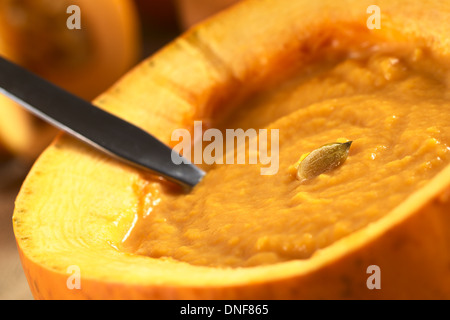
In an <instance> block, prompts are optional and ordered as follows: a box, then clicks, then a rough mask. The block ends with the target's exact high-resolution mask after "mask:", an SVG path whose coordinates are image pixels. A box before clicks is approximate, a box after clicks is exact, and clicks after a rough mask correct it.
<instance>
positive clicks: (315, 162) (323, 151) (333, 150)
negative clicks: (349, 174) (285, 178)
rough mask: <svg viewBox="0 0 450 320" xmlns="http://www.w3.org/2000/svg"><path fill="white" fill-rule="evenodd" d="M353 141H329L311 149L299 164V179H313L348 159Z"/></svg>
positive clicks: (301, 180)
mask: <svg viewBox="0 0 450 320" xmlns="http://www.w3.org/2000/svg"><path fill="white" fill-rule="evenodd" d="M351 144H352V141H348V142H344V143H339V142H334V143H329V144H326V145H323V146H321V147H320V148H318V149H316V150H314V151H311V152H310V153H309V154H308V155H307V156H306V157H305V158H304V159H303V160H302V161H301V162H300V164H299V166H298V169H297V179H298V180H300V182H303V181H306V180H310V179H313V178H315V177H317V176H318V175H320V174H322V173H324V172H327V171H330V170H332V169H334V168H336V167H338V166H340V165H341V164H343V163H344V161H345V160H346V159H347V156H348V152H349V149H350V146H351Z"/></svg>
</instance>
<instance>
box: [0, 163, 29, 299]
mask: <svg viewBox="0 0 450 320" xmlns="http://www.w3.org/2000/svg"><path fill="white" fill-rule="evenodd" d="M27 170H28V167H27V166H25V165H23V164H20V163H19V162H18V161H15V160H8V161H0V300H29V299H33V296H32V295H31V292H30V289H29V287H28V283H27V280H26V278H25V275H24V273H23V269H22V265H21V263H20V259H19V254H18V252H17V247H16V242H15V238H14V232H13V227H12V214H13V210H14V200H15V198H16V196H17V193H18V192H19V189H20V185H21V183H22V180H23V177H24V175H25V174H26V172H27Z"/></svg>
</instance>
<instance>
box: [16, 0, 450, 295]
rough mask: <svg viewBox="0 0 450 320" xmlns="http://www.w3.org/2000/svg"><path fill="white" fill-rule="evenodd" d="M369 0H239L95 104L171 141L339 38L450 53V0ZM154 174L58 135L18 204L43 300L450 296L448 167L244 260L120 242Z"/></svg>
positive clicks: (30, 268) (24, 250) (19, 225)
mask: <svg viewBox="0 0 450 320" xmlns="http://www.w3.org/2000/svg"><path fill="white" fill-rule="evenodd" d="M372 4H373V2H372V1H359V0H358V1H356V0H354V1H352V0H346V1H339V2H336V1H331V0H321V1H315V2H314V1H305V0H278V1H269V0H262V1H261V0H250V1H245V2H242V3H240V4H238V5H237V6H235V7H233V8H232V9H230V10H227V11H225V12H223V13H221V14H219V15H217V16H216V17H215V18H213V19H211V20H208V21H207V22H205V23H203V24H200V25H198V26H197V27H195V28H194V29H192V30H190V31H189V32H187V33H186V34H184V35H183V36H182V37H180V38H178V39H177V40H176V41H174V42H173V43H171V44H170V45H168V46H167V47H165V48H164V49H163V50H161V51H160V52H158V53H157V54H155V55H154V56H152V57H150V58H149V59H148V60H146V61H144V62H143V63H142V64H140V65H139V66H138V67H137V68H135V69H134V70H133V71H132V72H131V73H129V74H128V75H127V76H125V77H124V78H122V80H121V81H120V82H118V83H117V84H116V85H115V86H113V87H112V88H111V89H109V90H108V91H106V92H105V93H104V94H103V95H101V96H100V97H99V98H98V99H96V100H95V103H96V104H97V105H98V106H99V107H101V108H104V109H107V110H109V111H110V112H112V113H114V114H117V115H119V116H121V117H122V118H124V119H126V120H128V121H130V122H132V123H134V124H136V125H138V126H140V127H142V128H144V129H145V130H147V131H149V132H151V133H152V134H154V135H155V136H157V137H158V138H160V139H161V140H162V141H164V142H166V143H169V142H170V140H169V139H170V133H171V132H173V130H175V129H178V128H183V127H186V126H187V125H188V124H190V123H192V121H193V120H194V119H211V118H212V119H214V118H215V117H217V116H218V115H220V114H221V112H222V111H226V110H225V109H226V108H227V106H232V105H233V104H236V103H237V102H240V101H245V100H246V99H247V98H248V97H249V96H251V95H252V93H254V92H257V91H261V90H264V89H265V88H267V87H268V86H271V85H273V84H274V83H277V82H279V81H281V80H282V79H284V78H285V77H288V76H289V74H290V71H292V70H297V71H298V70H301V67H302V66H303V67H304V66H307V65H308V64H309V63H310V61H311V59H312V58H314V57H317V56H319V55H320V54H321V53H326V54H337V53H336V52H335V51H334V49H333V45H335V44H336V43H340V44H341V45H342V46H341V48H343V52H344V53H346V52H347V50H350V48H359V49H360V50H362V51H364V50H367V49H365V48H366V47H365V44H366V43H367V42H372V43H383V44H388V45H392V46H393V47H395V46H396V45H397V44H401V43H414V44H417V45H420V46H425V47H426V48H427V49H428V50H429V51H430V52H431V53H432V56H433V57H435V58H436V59H438V60H439V61H441V62H442V63H443V64H444V63H447V62H448V61H449V59H450V42H449V39H448V36H447V31H448V27H449V20H448V16H449V14H450V7H449V6H448V4H446V3H445V2H442V1H432V2H427V4H426V5H425V4H424V3H421V2H413V3H412V2H410V1H395V2H394V1H384V0H383V1H376V4H377V5H378V6H379V7H380V8H381V10H382V17H383V20H382V27H381V29H373V30H371V29H369V28H367V25H366V21H367V18H368V15H367V13H366V11H367V8H368V6H369V5H372ZM425 6H432V7H433V10H429V7H427V8H425ZM340 53H341V54H342V52H340ZM299 68H300V69H299ZM148 186H150V187H151V188H153V189H154V190H156V191H158V192H161V193H164V192H167V189H166V187H165V186H164V182H162V181H159V180H157V179H156V180H151V181H150V182H149V180H148V175H146V174H145V173H142V172H140V171H138V170H136V169H134V168H131V167H128V166H126V165H124V164H122V163H119V162H117V161H115V160H113V159H111V158H109V157H107V156H105V155H103V154H100V153H98V152H97V151H95V150H93V149H91V148H90V147H89V146H86V145H85V144H83V143H81V142H79V141H76V140H75V139H73V138H71V137H68V136H66V135H61V136H60V137H58V138H57V139H56V140H55V141H54V142H53V143H52V145H51V146H50V147H49V148H48V149H47V150H46V151H45V152H44V153H43V154H42V155H41V157H40V158H39V159H38V161H37V162H36V164H35V166H34V167H33V169H32V170H31V172H30V173H29V175H28V177H27V178H26V180H25V182H24V184H23V186H22V189H21V191H20V194H19V196H18V198H17V201H16V207H15V212H14V216H13V224H14V232H15V236H16V240H17V244H18V248H19V251H20V256H21V259H22V264H23V268H24V271H25V274H26V276H27V279H28V282H29V285H30V288H31V291H32V292H33V295H34V296H35V298H37V299H186V298H187V299H232V298H233V299H235V298H236V299H248V298H251V299H278V298H279V299H322V298H327V299H336V298H337V299H342V298H350V299H372V298H383V299H390V298H450V271H449V268H448V265H449V261H450V256H449V250H448V247H449V245H450V237H449V235H448V232H447V230H448V228H449V227H450V220H449V216H448V212H449V210H450V166H447V167H445V168H444V169H443V170H442V171H441V172H439V173H438V174H437V175H436V176H435V177H433V179H432V180H431V181H429V182H428V183H427V184H426V185H424V186H423V187H422V188H420V189H419V190H418V191H417V192H415V193H414V195H413V196H411V197H409V198H408V199H406V200H405V201H404V202H402V203H401V204H400V205H399V206H398V207H397V208H396V209H394V210H393V211H391V212H389V213H387V214H386V215H385V216H384V217H383V218H381V219H379V220H378V221H375V222H373V223H372V224H370V225H369V226H367V227H365V228H362V229H361V230H358V231H356V232H354V233H352V234H350V235H348V236H346V237H344V238H342V239H340V240H338V241H336V242H334V243H332V244H331V245H329V246H327V247H325V248H322V249H321V250H320V251H318V252H316V254H314V255H313V256H311V257H309V258H307V259H298V260H296V259H294V260H291V261H287V262H282V263H276V264H271V265H264V266H256V267H248V268H218V267H208V266H196V265H192V264H189V263H186V262H181V261H176V260H173V259H159V258H152V257H148V256H142V255H138V254H133V253H130V252H127V251H125V250H123V246H122V245H123V239H124V238H126V237H127V234H128V233H129V232H130V229H131V228H132V227H133V226H134V225H135V224H136V220H138V219H139V210H140V209H139V206H140V205H142V196H143V190H144V189H146V188H147V187H148ZM230 201H231V200H230ZM362 205H364V204H362ZM255 223H256V222H255ZM373 264H374V265H377V266H379V267H380V268H381V270H382V274H381V277H382V286H381V290H370V289H369V288H368V287H367V285H366V283H367V280H368V277H369V275H368V274H367V272H366V270H367V266H370V265H373ZM74 279H75V280H74ZM77 281H79V283H78V284H79V286H77Z"/></svg>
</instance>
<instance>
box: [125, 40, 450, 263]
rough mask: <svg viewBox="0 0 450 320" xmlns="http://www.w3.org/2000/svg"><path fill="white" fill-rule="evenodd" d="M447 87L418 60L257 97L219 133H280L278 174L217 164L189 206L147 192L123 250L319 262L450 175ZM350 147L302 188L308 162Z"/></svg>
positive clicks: (305, 75) (350, 65) (410, 56)
mask: <svg viewBox="0 0 450 320" xmlns="http://www.w3.org/2000/svg"><path fill="white" fill-rule="evenodd" d="M449 79H450V77H449V76H448V69H446V67H444V66H442V65H440V64H438V63H435V62H434V61H433V59H432V58H431V57H429V56H428V54H427V53H426V50H422V49H420V48H415V49H411V50H405V51H398V52H397V51H391V52H389V51H383V52H375V53H371V54H370V55H367V56H362V55H359V56H355V57H350V58H346V59H339V61H334V62H331V63H326V64H320V63H317V64H315V65H314V66H311V67H310V68H308V69H307V70H303V71H300V72H299V74H297V75H296V76H293V77H291V78H290V79H288V80H286V81H284V82H283V83H280V84H278V85H276V86H274V87H272V88H270V89H269V90H264V91H261V92H259V93H256V94H254V95H252V96H251V97H250V98H249V99H247V100H246V101H245V102H243V103H242V104H241V105H239V106H238V107H237V109H236V110H234V112H233V113H232V114H230V115H229V116H227V117H225V118H223V119H221V121H220V122H217V123H216V124H214V125H215V126H216V127H217V128H220V129H221V130H222V132H224V131H225V129H233V128H234V129H236V128H242V129H244V130H247V129H250V128H253V129H256V130H259V129H268V132H271V131H270V130H271V129H277V130H278V133H279V150H278V155H279V162H278V163H277V164H278V171H277V172H276V173H275V174H266V175H263V174H261V168H264V167H267V164H263V163H260V162H258V163H257V164H248V163H247V164H226V163H225V164H214V165H211V166H208V168H207V170H208V174H207V175H206V177H205V178H204V180H203V181H202V182H201V183H200V184H199V185H197V186H196V187H195V188H194V189H193V190H192V191H191V192H190V193H189V194H180V193H176V192H172V193H164V194H163V193H161V192H158V188H154V185H155V183H152V182H151V181H149V182H148V184H146V185H145V186H142V188H141V192H142V203H141V206H140V209H139V210H140V212H139V219H138V221H137V223H136V224H135V226H134V227H133V229H132V230H131V231H130V233H129V234H128V235H127V237H126V239H124V247H125V248H127V250H129V251H131V252H134V253H137V254H141V255H148V256H151V257H155V258H166V259H175V260H179V261H185V262H188V263H190V264H194V265H205V266H214V267H250V266H257V265H264V264H272V263H278V262H283V261H288V260H292V259H307V258H309V257H311V256H312V255H313V254H314V253H315V252H316V251H317V250H320V249H321V248H324V247H326V246H329V245H330V244H332V243H333V242H335V241H337V240H339V239H341V238H342V237H345V236H347V235H349V234H350V233H352V232H354V231H356V230H358V229H361V228H364V227H365V226H367V225H368V224H370V223H373V222H375V221H377V220H378V219H380V218H382V217H383V216H384V215H386V214H387V213H389V211H390V210H392V209H393V208H395V207H396V206H397V205H399V204H400V203H401V202H402V201H404V200H405V199H406V198H407V197H408V196H410V195H411V194H412V193H413V192H414V191H416V190H418V189H420V188H421V187H422V186H423V185H424V184H426V183H427V182H428V181H429V180H430V179H431V178H433V176H434V175H435V174H436V173H437V172H439V171H440V170H441V169H443V168H444V167H445V166H446V165H448V164H449V163H450V90H449V84H450V83H449V82H450V81H449ZM258 132H259V131H258ZM224 136H225V134H224ZM341 140H343V141H346V140H352V141H353V144H352V145H351V147H350V151H349V155H348V158H347V160H346V161H345V162H344V163H343V164H342V165H340V166H339V167H337V168H335V169H333V170H331V171H328V172H325V173H323V174H321V175H319V176H317V177H315V178H313V179H310V180H308V181H305V182H300V181H299V180H298V179H296V170H295V169H296V168H295V164H296V163H297V162H298V160H299V159H300V157H301V156H302V155H303V154H305V153H308V152H311V151H313V150H315V149H317V148H319V147H320V146H322V145H324V144H327V143H332V142H336V141H341ZM207 144H208V143H205V142H204V144H203V147H205V146H206V145H207ZM248 145H249V144H247V146H248ZM269 145H271V144H269ZM269 150H270V149H269ZM272 160H273V161H275V159H274V158H272Z"/></svg>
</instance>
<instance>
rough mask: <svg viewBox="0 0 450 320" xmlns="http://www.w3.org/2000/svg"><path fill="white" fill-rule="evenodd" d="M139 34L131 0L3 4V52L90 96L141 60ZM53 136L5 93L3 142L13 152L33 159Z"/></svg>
mask: <svg viewBox="0 0 450 320" xmlns="http://www.w3.org/2000/svg"><path fill="white" fill-rule="evenodd" d="M70 5H77V6H78V7H79V8H80V11H79V17H80V22H81V29H79V30H78V29H69V28H68V27H67V21H68V20H69V19H70V17H71V15H73V14H75V12H74V11H70V10H69V11H68V8H69V6H70ZM111 30H114V32H111ZM139 37H140V36H139V25H138V18H137V13H136V12H135V8H134V4H133V2H132V1H131V0H113V1H109V0H101V1H86V0H76V1H55V2H48V1H39V0H38V1H15V0H7V1H2V2H1V3H0V53H1V54H2V55H4V56H6V57H7V58H9V59H11V60H13V61H15V62H16V63H19V64H21V65H23V66H24V67H26V68H28V69H30V70H31V71H33V72H36V73H38V74H39V75H41V76H42V77H44V78H46V79H48V80H50V81H52V82H54V83H55V84H58V85H59V86H62V87H64V88H65V89H67V90H69V91H71V92H73V93H75V94H77V95H79V96H81V97H83V98H85V99H88V100H91V99H93V98H94V97H95V96H97V95H98V94H100V93H101V92H102V91H104V90H106V89H107V88H108V87H109V86H110V85H111V84H112V83H113V82H114V81H116V80H117V79H118V78H119V77H120V76H121V75H123V74H124V73H125V72H126V71H127V70H128V69H129V68H131V67H132V66H133V64H135V63H137V61H138V59H139V58H140V39H139ZM54 135H55V131H54V130H52V129H50V128H49V127H47V126H44V125H43V124H42V123H41V122H39V121H36V119H34V118H32V117H30V116H29V114H28V113H27V112H25V111H24V110H22V109H21V108H20V107H18V106H17V105H15V104H14V103H13V102H11V101H10V100H8V99H6V98H5V97H3V96H1V97H0V144H1V145H3V147H6V149H8V150H10V152H12V153H13V154H17V155H22V156H24V157H26V158H31V159H33V158H34V157H35V156H36V155H37V153H38V152H40V151H42V149H43V147H44V146H45V145H46V144H48V143H49V141H50V139H51V138H52V137H54Z"/></svg>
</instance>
